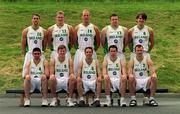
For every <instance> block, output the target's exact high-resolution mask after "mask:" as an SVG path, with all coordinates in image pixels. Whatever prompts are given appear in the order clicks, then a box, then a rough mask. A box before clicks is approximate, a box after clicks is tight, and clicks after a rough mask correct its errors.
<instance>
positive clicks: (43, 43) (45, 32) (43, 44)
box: [42, 29, 48, 51]
mask: <svg viewBox="0 0 180 114" xmlns="http://www.w3.org/2000/svg"><path fill="white" fill-rule="evenodd" d="M43 32H44V38H43V41H42V46H43V50H44V51H45V50H46V45H47V40H48V38H47V31H46V30H45V29H43Z"/></svg>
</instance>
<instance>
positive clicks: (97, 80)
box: [24, 45, 158, 107]
mask: <svg viewBox="0 0 180 114" xmlns="http://www.w3.org/2000/svg"><path fill="white" fill-rule="evenodd" d="M135 51H136V56H135V57H134V58H133V59H131V60H130V61H129V63H128V76H127V75H126V70H125V60H124V59H120V57H119V56H117V47H116V46H115V45H112V46H110V47H109V55H108V56H107V57H105V58H104V61H103V68H102V74H101V71H100V67H99V63H98V61H97V59H93V58H92V55H93V49H92V48H91V47H87V48H85V58H84V59H83V60H82V61H81V62H80V63H79V66H78V75H77V77H76V76H75V75H74V73H73V61H72V59H71V58H67V57H66V56H65V55H66V47H65V46H64V45H60V46H59V47H58V57H57V58H53V59H51V61H50V71H49V65H48V62H47V61H46V60H44V59H42V58H41V50H40V49H39V48H34V49H33V53H32V54H33V59H32V60H31V61H30V62H29V63H27V64H26V67H25V69H26V70H25V77H24V90H25V99H24V106H30V93H32V92H33V91H34V90H35V89H38V90H39V91H41V93H42V106H48V100H47V90H48V79H49V80H50V88H51V96H52V100H51V103H50V106H57V105H58V104H59V99H58V94H57V92H58V91H61V90H65V91H67V96H68V98H67V104H68V106H74V103H73V101H72V97H73V92H74V90H75V89H77V92H78V96H79V106H85V100H84V97H83V95H84V94H85V93H86V92H88V91H92V92H94V93H95V96H96V98H95V99H94V102H93V103H92V104H93V106H96V107H99V106H100V94H101V85H102V75H103V76H104V80H105V94H106V103H105V105H106V106H110V105H111V96H110V93H111V92H115V91H119V94H120V96H121V98H120V106H126V100H125V93H126V82H127V79H128V88H129V92H130V103H129V106H136V105H137V101H136V91H137V90H140V89H143V90H144V91H146V90H147V89H150V93H149V94H144V96H145V97H144V99H143V104H148V105H151V106H158V103H157V102H156V101H155V99H154V95H155V92H156V85H157V76H156V72H155V69H154V68H153V62H152V60H151V59H150V58H149V57H148V56H146V55H144V54H143V46H142V45H136V47H135ZM148 71H150V74H151V75H150V76H148ZM49 73H50V74H49ZM49 76H50V77H49Z"/></svg>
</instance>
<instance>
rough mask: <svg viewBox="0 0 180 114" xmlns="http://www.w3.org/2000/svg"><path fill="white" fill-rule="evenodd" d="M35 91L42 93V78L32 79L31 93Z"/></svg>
mask: <svg viewBox="0 0 180 114" xmlns="http://www.w3.org/2000/svg"><path fill="white" fill-rule="evenodd" d="M35 89H36V90H39V91H41V78H31V90H30V93H33V92H34V90H35Z"/></svg>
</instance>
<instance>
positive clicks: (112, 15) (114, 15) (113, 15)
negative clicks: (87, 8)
mask: <svg viewBox="0 0 180 114" xmlns="http://www.w3.org/2000/svg"><path fill="white" fill-rule="evenodd" d="M116 16H117V17H118V18H119V16H118V15H117V14H115V13H113V14H111V15H110V16H109V19H111V17H116Z"/></svg>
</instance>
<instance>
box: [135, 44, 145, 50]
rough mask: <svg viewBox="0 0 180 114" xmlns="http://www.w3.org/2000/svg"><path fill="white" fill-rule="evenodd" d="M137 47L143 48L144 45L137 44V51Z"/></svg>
mask: <svg viewBox="0 0 180 114" xmlns="http://www.w3.org/2000/svg"><path fill="white" fill-rule="evenodd" d="M136 48H143V46H142V45H141V44H137V45H136V46H135V51H136Z"/></svg>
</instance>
